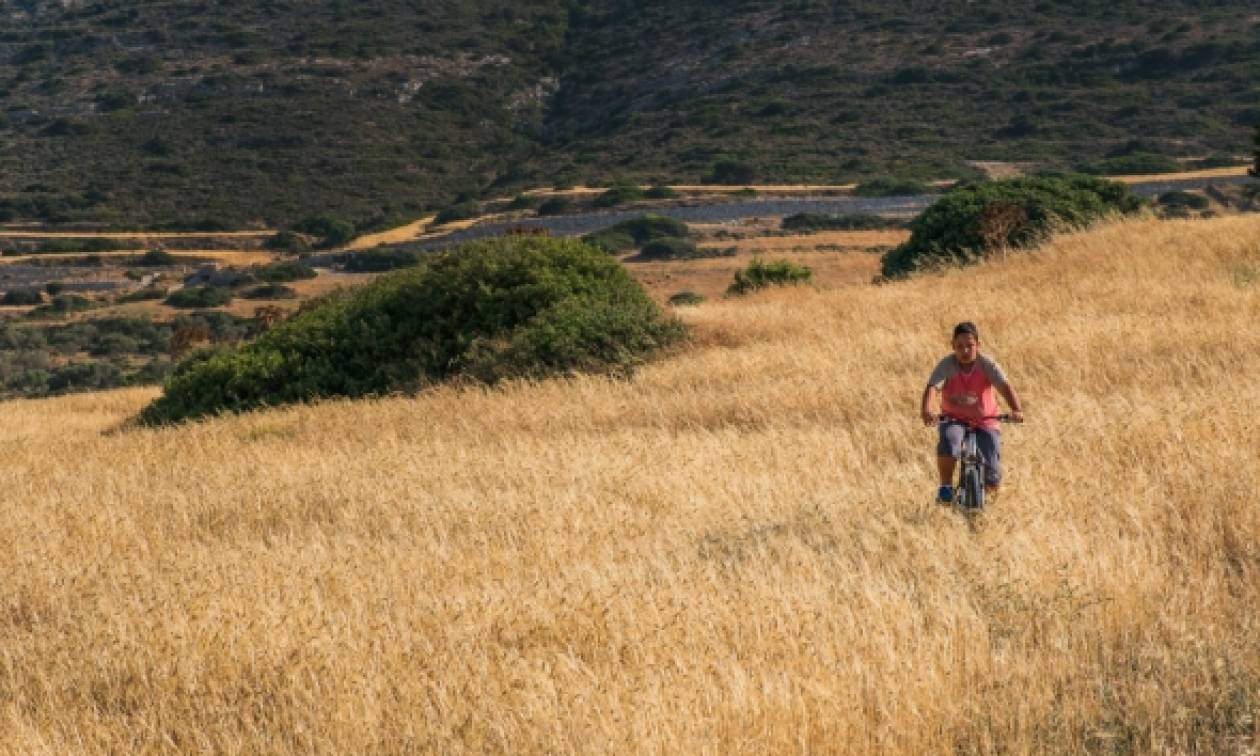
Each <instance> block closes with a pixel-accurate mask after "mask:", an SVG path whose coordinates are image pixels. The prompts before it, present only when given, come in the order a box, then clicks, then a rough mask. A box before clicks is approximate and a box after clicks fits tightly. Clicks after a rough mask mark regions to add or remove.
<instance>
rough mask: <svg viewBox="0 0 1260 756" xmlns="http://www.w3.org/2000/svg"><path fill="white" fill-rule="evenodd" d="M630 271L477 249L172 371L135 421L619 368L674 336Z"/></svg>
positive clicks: (536, 247) (520, 249) (552, 250)
mask: <svg viewBox="0 0 1260 756" xmlns="http://www.w3.org/2000/svg"><path fill="white" fill-rule="evenodd" d="M681 328H682V327H681V325H679V324H678V323H677V322H675V321H670V320H666V319H664V318H663V317H662V315H661V312H660V310H659V309H658V308H657V306H656V305H655V304H654V303H653V302H652V301H651V300H650V299H649V298H648V297H647V295H646V294H645V293H644V292H643V290H642V289H641V288H640V287H639V286H638V284H636V283H635V282H634V280H633V279H632V278H631V277H630V276H629V274H628V273H627V272H626V271H625V269H624V268H623V267H622V266H621V265H620V264H619V263H617V261H615V260H612V259H610V258H609V257H608V256H607V255H606V254H604V253H603V252H601V251H599V250H597V249H595V248H593V247H590V246H588V245H586V244H583V243H581V242H579V241H576V240H572V239H554V238H542V237H505V238H500V239H492V240H488V241H480V242H473V243H470V244H466V245H464V246H461V247H459V248H457V249H455V250H452V251H449V252H445V253H435V254H433V255H431V256H428V257H426V258H425V261H424V264H423V265H421V266H420V267H418V268H416V269H413V270H405V271H399V272H396V273H392V274H389V275H386V276H383V277H381V278H380V279H378V280H376V281H374V282H372V283H370V284H367V285H365V286H362V287H358V288H356V289H353V290H349V291H340V292H336V293H333V294H330V295H328V296H325V297H323V298H320V299H318V300H313V301H312V302H310V303H308V304H307V305H306V306H304V307H303V308H302V309H301V310H300V311H299V312H298V313H297V314H296V315H294V316H293V317H292V318H290V319H288V320H286V321H284V322H283V323H280V324H279V325H277V326H275V327H274V328H273V329H271V330H270V331H267V332H266V333H264V334H263V335H261V336H259V337H258V338H257V339H256V340H255V341H253V342H250V343H247V344H245V345H243V346H239V347H236V348H234V349H225V348H219V349H216V350H209V351H203V352H201V353H198V354H196V355H195V356H193V357H191V358H189V359H188V360H186V361H184V362H183V363H181V364H180V365H178V366H177V367H176V368H175V370H174V371H173V372H172V374H171V376H170V377H169V378H168V379H167V381H166V386H165V393H164V394H163V396H162V397H160V398H159V399H158V400H157V401H155V402H154V403H152V404H151V405H149V406H148V407H146V408H145V409H144V411H143V412H142V413H141V416H140V420H141V421H142V422H144V423H150V424H155V423H165V422H175V421H180V420H185V419H190V418H196V417H201V416H205V415H208V414H213V413H217V412H223V411H240V410H247V409H252V408H256V407H263V406H270V405H278V404H285V403H291V402H299V401H306V400H312V399H316V398H319V397H329V396H350V397H356V396H364V395H379V394H384V393H388V392H393V391H410V390H415V389H418V388H421V387H423V386H425V385H428V384H431V383H434V382H437V381H443V380H447V379H450V378H454V377H457V376H464V377H468V378H472V379H477V380H483V381H487V382H493V381H496V380H498V379H501V378H505V377H512V376H523V377H542V376H546V375H551V374H556V373H564V372H568V371H573V370H624V369H628V368H630V367H632V366H633V365H634V364H636V363H637V362H638V361H640V360H641V359H642V358H643V357H644V356H645V355H646V354H647V353H649V352H651V351H652V350H654V349H656V348H659V347H661V346H663V345H665V344H668V343H670V342H671V341H673V340H674V339H676V338H677V337H679V336H680V335H681Z"/></svg>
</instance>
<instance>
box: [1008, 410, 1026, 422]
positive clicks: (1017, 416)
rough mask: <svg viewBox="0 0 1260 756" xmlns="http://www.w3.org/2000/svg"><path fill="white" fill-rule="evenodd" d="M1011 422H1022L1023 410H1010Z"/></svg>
mask: <svg viewBox="0 0 1260 756" xmlns="http://www.w3.org/2000/svg"><path fill="white" fill-rule="evenodd" d="M1011 422H1012V423H1022V422H1024V411H1023V410H1014V411H1012V412H1011Z"/></svg>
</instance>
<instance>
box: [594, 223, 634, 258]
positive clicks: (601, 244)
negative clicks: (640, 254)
mask: <svg viewBox="0 0 1260 756" xmlns="http://www.w3.org/2000/svg"><path fill="white" fill-rule="evenodd" d="M582 241H584V242H586V243H587V244H589V245H591V246H592V247H596V248H598V249H601V250H603V251H605V252H607V253H608V254H610V255H617V254H621V253H622V252H629V251H630V250H632V249H634V248H635V247H636V246H638V245H637V244H635V242H634V237H633V236H631V235H630V234H628V233H626V232H625V231H617V230H614V229H612V228H606V229H604V230H603V231H596V232H595V233H592V234H587V235H586V236H583V237H582Z"/></svg>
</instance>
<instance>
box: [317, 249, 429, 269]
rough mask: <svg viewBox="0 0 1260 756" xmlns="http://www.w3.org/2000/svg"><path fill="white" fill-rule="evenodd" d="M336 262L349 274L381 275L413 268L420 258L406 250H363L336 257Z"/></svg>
mask: <svg viewBox="0 0 1260 756" xmlns="http://www.w3.org/2000/svg"><path fill="white" fill-rule="evenodd" d="M336 260H337V262H338V263H340V264H341V266H342V267H343V268H344V269H345V270H346V271H347V272H349V273H381V272H384V271H387V270H398V269H399V268H412V267H415V266H416V265H418V264H419V263H420V256H419V255H418V254H416V253H415V252H412V251H410V250H406V249H365V250H362V251H360V252H348V253H346V254H344V255H338V256H337V258H336Z"/></svg>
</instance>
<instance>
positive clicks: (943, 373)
mask: <svg viewBox="0 0 1260 756" xmlns="http://www.w3.org/2000/svg"><path fill="white" fill-rule="evenodd" d="M956 372H958V362H957V361H956V360H954V358H953V357H946V358H945V359H943V360H941V361H940V362H938V363H937V364H936V368H935V369H934V370H933V371H932V375H931V377H929V378H928V385H929V386H932V387H934V388H938V389H939V388H942V387H943V386H944V385H945V381H948V380H949V378H950V376H952V375H953V374H954V373H956Z"/></svg>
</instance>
